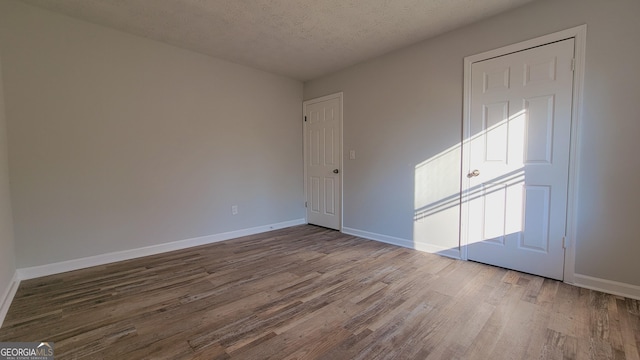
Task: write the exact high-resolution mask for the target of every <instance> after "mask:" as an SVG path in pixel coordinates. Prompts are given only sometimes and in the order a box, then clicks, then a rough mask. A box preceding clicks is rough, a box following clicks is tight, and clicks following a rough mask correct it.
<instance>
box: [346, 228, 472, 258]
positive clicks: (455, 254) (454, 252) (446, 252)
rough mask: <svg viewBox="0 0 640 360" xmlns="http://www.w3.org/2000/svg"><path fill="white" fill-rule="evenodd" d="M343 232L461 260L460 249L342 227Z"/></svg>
mask: <svg viewBox="0 0 640 360" xmlns="http://www.w3.org/2000/svg"><path fill="white" fill-rule="evenodd" d="M342 232H343V233H345V234H349V235H353V236H358V237H361V238H365V239H369V240H375V241H380V242H383V243H387V244H391V245H397V246H402V247H406V248H409V249H414V250H418V251H424V252H428V253H432V254H438V255H442V256H446V257H450V258H454V259H460V250H458V249H450V248H445V247H442V246H437V245H432V244H426V243H420V242H418V243H416V242H413V241H412V240H408V239H402V238H397V237H393V236H389V235H382V234H377V233H372V232H368V231H364V230H358V229H353V228H348V227H342Z"/></svg>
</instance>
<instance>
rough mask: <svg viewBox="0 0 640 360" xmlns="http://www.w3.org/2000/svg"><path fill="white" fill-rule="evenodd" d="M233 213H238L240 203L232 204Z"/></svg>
mask: <svg viewBox="0 0 640 360" xmlns="http://www.w3.org/2000/svg"><path fill="white" fill-rule="evenodd" d="M231 214H232V215H238V205H232V206H231Z"/></svg>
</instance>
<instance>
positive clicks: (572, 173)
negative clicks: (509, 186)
mask: <svg viewBox="0 0 640 360" xmlns="http://www.w3.org/2000/svg"><path fill="white" fill-rule="evenodd" d="M586 36H587V25H586V24H583V25H579V26H576V27H572V28H570V29H566V30H562V31H558V32H555V33H552V34H548V35H544V36H540V37H537V38H534V39H530V40H526V41H522V42H519V43H516V44H511V45H507V46H504V47H501V48H498V49H493V50H489V51H486V52H483V53H480V54H476V55H471V56H467V57H465V58H464V95H463V97H464V101H463V113H462V132H461V135H462V139H461V144H463V149H462V154H461V155H462V162H461V177H460V201H461V203H460V247H461V253H460V255H461V258H462V259H463V260H468V257H467V246H466V245H467V243H468V238H467V230H468V229H467V228H466V226H467V224H468V222H467V221H462V220H463V219H465V218H467V219H468V216H469V213H468V207H467V206H464V198H465V196H466V194H465V192H464V191H463V189H464V187H463V184H464V181H465V178H464V176H463V174H465V171H464V169H465V165H468V164H465V163H464V160H465V159H468V158H469V156H465V152H467V151H468V150H469V147H468V146H467V147H465V146H464V139H465V138H468V135H469V134H467V133H466V132H467V131H469V129H468V126H467V125H466V124H467V122H468V121H469V119H470V116H471V114H470V111H471V109H470V108H471V106H470V105H471V65H472V64H473V63H475V62H479V61H483V60H487V59H490V58H494V57H498V56H502V55H507V54H510V53H514V52H518V51H522V50H526V49H529V48H533V47H537V46H542V45H546V44H549V43H553V42H556V41H561V40H566V39H570V38H573V39H574V41H575V42H574V58H575V68H574V73H573V89H572V91H573V98H572V104H571V140H570V145H569V146H570V148H569V181H568V193H567V220H566V230H565V236H566V249H565V254H564V274H563V275H564V282H566V283H570V284H572V283H574V282H575V262H576V246H577V241H576V237H575V235H576V231H577V225H578V224H577V216H576V215H577V209H578V207H577V193H576V190H577V185H578V173H579V164H580V153H579V152H578V150H579V149H580V143H581V135H580V131H579V129H580V123H581V121H582V105H583V92H584V73H585V51H586V50H585V47H586ZM465 135H467V136H465ZM467 167H468V166H467Z"/></svg>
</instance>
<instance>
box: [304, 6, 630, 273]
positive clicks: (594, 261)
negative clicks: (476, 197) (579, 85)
mask: <svg viewBox="0 0 640 360" xmlns="http://www.w3.org/2000/svg"><path fill="white" fill-rule="evenodd" d="M639 14H640V1H637V0H613V1H601V0H563V1H557V0H540V1H535V2H533V3H531V4H529V5H526V6H524V7H522V8H519V9H516V10H514V11H511V12H508V13H504V14H501V15H498V16H496V17H493V18H491V19H488V20H486V21H482V22H479V23H476V24H473V25H471V26H468V27H465V28H462V29H459V30H456V31H453V32H450V33H447V34H444V35H442V36H440V37H437V38H434V39H431V40H427V41H425V42H423V43H420V44H417V45H415V46H412V47H409V48H405V49H403V50H400V51H396V52H394V53H391V54H388V55H385V56H382V57H379V58H376V59H373V60H371V61H368V62H366V63H362V64H359V65H357V66H354V67H351V68H349V69H346V70H343V71H341V72H338V73H336V74H333V75H329V76H326V77H323V78H320V79H317V80H314V81H310V82H307V83H305V87H304V98H305V99H312V98H315V97H318V96H321V95H326V94H330V93H334V92H337V91H343V92H344V148H345V150H346V151H345V153H347V154H348V150H350V149H354V150H356V152H357V154H358V157H357V159H356V160H348V159H347V158H345V169H344V189H345V194H344V201H345V205H344V209H345V213H344V225H345V226H346V227H349V228H354V229H359V230H364V231H368V232H373V233H378V234H383V235H388V236H394V237H399V238H402V239H410V240H413V241H416V242H424V243H429V244H434V245H436V246H437V247H441V248H448V247H456V246H457V245H458V241H459V238H458V233H457V226H458V219H457V215H456V214H457V209H454V211H451V210H448V212H441V213H440V214H439V215H438V216H440V218H439V219H438V221H436V222H433V223H432V224H430V225H429V226H426V227H424V226H422V227H421V226H419V225H415V226H414V223H413V215H414V212H415V209H416V208H417V207H418V206H416V205H418V201H417V200H419V199H418V197H419V196H417V193H418V191H417V189H418V190H420V189H419V186H420V185H416V183H415V182H416V179H420V178H427V179H428V178H432V177H433V176H434V175H437V176H439V177H440V178H441V179H442V181H440V182H432V183H431V184H430V187H431V190H430V191H431V192H432V193H433V194H437V195H440V196H446V195H447V194H450V193H451V192H452V190H451V188H452V185H451V183H455V184H459V178H460V170H459V167H456V166H453V167H449V168H448V169H447V168H446V167H444V166H430V164H431V163H434V164H435V163H442V161H438V160H435V162H434V161H433V160H431V159H434V157H436V156H437V155H439V154H442V155H441V156H444V157H446V158H449V159H452V161H454V163H455V162H456V161H457V163H458V164H459V156H460V151H459V148H456V147H455V146H456V145H457V144H459V143H460V139H461V126H462V125H461V124H462V121H461V120H462V102H463V71H462V70H463V58H464V57H465V56H468V55H473V54H476V53H480V52H483V51H487V50H491V49H494V48H498V47H501V46H505V45H508V44H512V43H516V42H519V41H523V40H527V39H530V38H534V37H537V36H542V35H545V34H548V33H552V32H555V31H559V30H563V29H567V28H570V27H574V26H577V25H581V24H585V23H586V24H587V26H588V30H587V46H586V49H587V53H586V78H585V91H584V109H583V110H584V111H583V117H582V123H581V124H580V127H581V132H580V134H579V136H580V139H581V144H582V145H581V148H580V149H579V152H580V155H579V156H580V162H579V164H578V166H579V177H578V178H579V180H578V181H579V183H578V188H577V196H578V210H577V226H578V233H577V239H576V240H577V249H576V267H575V272H576V273H577V274H582V275H587V276H592V277H597V278H602V279H608V280H613V281H619V282H623V283H627V284H633V285H640V277H638V274H640V262H639V261H638V254H640V241H638V234H639V233H640V221H638V214H640V190H639V189H638V187H637V185H636V184H637V183H638V181H637V179H638V178H640V156H638V154H640V142H639V141H638V135H639V134H640V115H638V111H637V102H638V99H640V71H638V63H640V46H638V44H640V22H638V20H637V17H638V15H639ZM451 147H454V148H453V149H452V150H451V151H449V152H446V151H445V150H446V149H450V148H451ZM443 152H444V153H443ZM436 158H437V157H436ZM425 160H426V161H427V164H428V165H429V166H428V168H430V169H431V170H428V171H422V175H421V174H419V172H417V171H416V170H418V169H421V168H422V166H421V165H420V164H421V163H423V162H424V161H425ZM453 187H454V188H455V186H453ZM422 190H424V189H422ZM422 190H421V191H422ZM432 197H433V196H432ZM436 198H437V197H436Z"/></svg>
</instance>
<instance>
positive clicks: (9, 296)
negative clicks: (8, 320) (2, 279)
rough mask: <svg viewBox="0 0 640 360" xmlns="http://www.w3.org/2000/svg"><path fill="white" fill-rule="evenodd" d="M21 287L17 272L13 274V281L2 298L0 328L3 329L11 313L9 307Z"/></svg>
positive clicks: (0, 303)
mask: <svg viewBox="0 0 640 360" xmlns="http://www.w3.org/2000/svg"><path fill="white" fill-rule="evenodd" d="M19 285H20V279H19V278H18V272H17V271H16V272H14V273H13V279H11V282H10V283H9V286H8V287H7V288H6V289H4V293H3V294H2V297H1V298H0V327H2V323H3V322H4V318H5V316H7V313H8V312H9V306H11V302H12V301H13V297H14V296H15V295H16V291H18V286H19Z"/></svg>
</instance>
